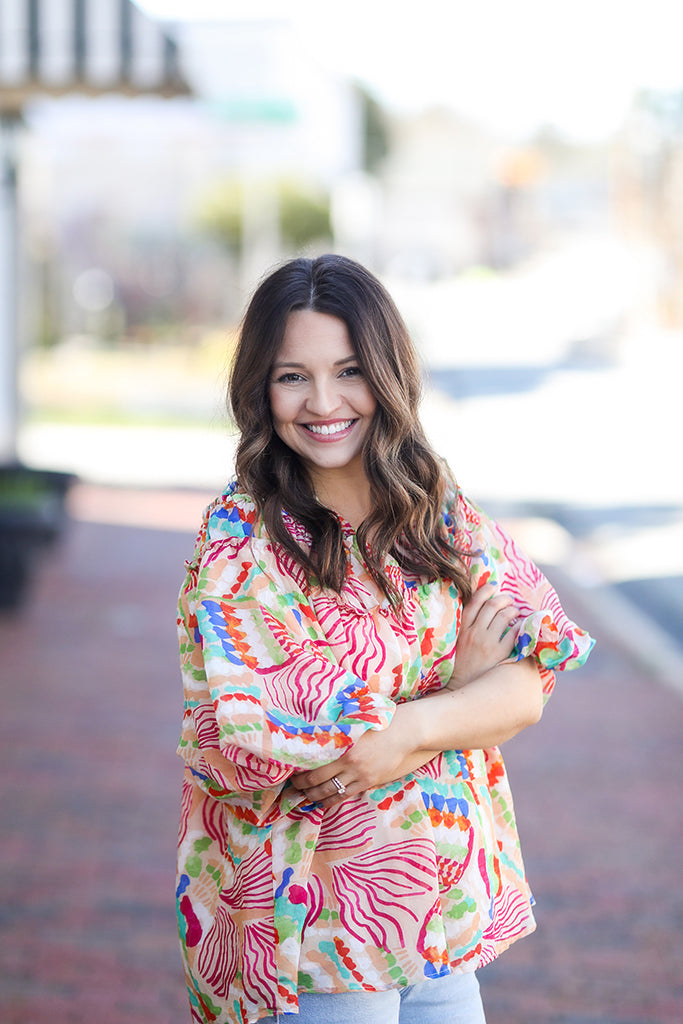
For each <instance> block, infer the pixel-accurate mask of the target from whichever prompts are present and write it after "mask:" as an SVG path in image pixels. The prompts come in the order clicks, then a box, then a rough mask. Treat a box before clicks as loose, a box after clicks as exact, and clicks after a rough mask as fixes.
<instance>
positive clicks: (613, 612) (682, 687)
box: [544, 545, 683, 697]
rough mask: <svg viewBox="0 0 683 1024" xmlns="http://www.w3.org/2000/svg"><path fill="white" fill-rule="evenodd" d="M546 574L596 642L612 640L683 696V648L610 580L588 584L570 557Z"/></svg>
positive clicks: (580, 553)
mask: <svg viewBox="0 0 683 1024" xmlns="http://www.w3.org/2000/svg"><path fill="white" fill-rule="evenodd" d="M576 547H577V548H578V547H579V545H576ZM576 554H577V559H576V566H581V564H582V562H583V563H584V564H585V553H584V552H583V551H580V550H579V551H577V552H576ZM544 571H545V569H544ZM549 574H550V575H551V577H552V580H553V583H555V582H556V583H557V585H558V590H559V591H560V593H561V592H562V590H564V591H565V593H570V594H571V598H572V601H573V603H574V604H575V605H576V606H577V607H579V608H580V609H581V611H582V613H583V615H584V616H585V621H586V623H587V628H588V630H589V632H590V633H591V635H592V636H594V638H595V639H596V641H597V642H598V644H599V643H600V640H601V639H604V640H606V641H608V642H611V643H613V644H615V645H616V646H617V647H618V648H619V649H620V651H621V653H622V654H623V656H624V657H625V658H626V659H627V660H628V661H630V662H631V663H632V664H633V666H634V667H636V668H637V669H639V670H641V671H642V672H644V673H645V674H646V675H648V676H649V677H650V678H652V679H654V680H655V681H656V682H658V683H660V684H661V685H663V686H665V687H667V688H668V689H670V690H672V691H673V692H675V693H676V694H677V695H678V696H679V697H683V649H681V647H680V646H679V645H678V644H677V643H676V642H675V641H674V640H672V638H671V637H670V635H669V634H668V633H667V632H666V631H665V630H664V629H662V628H661V626H659V625H658V624H657V623H656V622H655V621H654V619H652V618H650V616H649V615H647V614H646V613H645V612H642V611H640V610H639V609H638V608H636V606H635V605H634V604H632V603H631V602H630V601H628V600H627V599H626V598H623V597H622V596H621V595H620V594H618V593H617V592H616V591H615V590H614V589H613V588H612V587H610V585H609V584H607V583H603V582H598V583H592V584H587V583H586V582H585V580H584V579H581V578H580V574H581V570H580V568H576V567H574V566H573V564H572V562H571V560H568V564H565V565H562V566H553V567H552V568H550V569H549ZM593 623H594V624H595V629H593V628H592V625H593ZM582 624H583V623H582Z"/></svg>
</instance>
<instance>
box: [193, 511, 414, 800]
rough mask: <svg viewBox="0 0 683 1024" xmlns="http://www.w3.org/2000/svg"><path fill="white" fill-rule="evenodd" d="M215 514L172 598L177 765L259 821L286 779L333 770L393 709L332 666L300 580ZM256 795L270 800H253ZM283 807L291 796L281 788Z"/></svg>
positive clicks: (373, 686) (258, 541) (371, 685)
mask: <svg viewBox="0 0 683 1024" xmlns="http://www.w3.org/2000/svg"><path fill="white" fill-rule="evenodd" d="M250 530H251V526H250V524H248V523H243V522H241V520H240V519H239V517H238V516H233V517H232V518H231V513H230V514H228V515H226V514H225V509H222V510H221V509H219V510H217V511H214V513H213V515H212V516H211V518H210V519H209V520H208V529H207V531H206V532H207V537H206V542H205V544H204V545H203V550H202V552H201V556H200V557H199V558H198V559H197V561H196V562H195V563H194V564H193V563H189V565H188V576H187V578H186V581H185V585H184V587H183V590H182V591H181V598H180V618H179V628H180V637H181V639H180V646H181V663H182V664H183V676H184V684H185V708H186V711H185V728H184V732H183V739H182V740H181V747H180V749H179V753H180V754H181V756H183V758H184V759H185V761H186V762H187V764H188V765H189V766H190V767H191V768H192V770H193V772H194V775H195V777H196V778H198V779H199V781H200V783H201V782H202V781H204V782H205V783H206V784H205V786H204V787H203V788H205V789H206V791H207V792H210V793H211V795H213V796H217V797H219V798H223V797H228V796H229V795H230V794H231V793H235V792H238V793H242V794H246V793H250V794H253V797H254V798H255V799H256V801H257V802H259V801H260V804H261V810H262V811H265V810H266V809H267V808H268V807H269V806H270V805H271V804H272V802H273V800H274V799H275V797H276V796H277V794H278V792H279V791H280V790H282V787H283V784H284V783H285V782H286V780H287V779H288V777H289V776H290V775H291V774H292V772H294V771H296V770H297V769H311V768H315V767H318V766H320V765H324V764H328V763H329V762H330V761H334V760H336V759H337V758H338V757H340V756H341V755H342V754H343V753H344V752H345V751H346V750H348V749H349V747H350V746H351V745H352V744H353V743H354V742H355V741H356V740H357V739H358V738H359V737H360V736H361V735H362V734H363V733H364V732H365V731H366V730H368V729H384V728H386V727H387V726H388V724H389V722H390V721H391V718H392V716H393V712H394V710H395V705H394V703H393V702H392V701H391V700H390V699H389V698H388V697H385V696H382V695H381V694H380V693H379V692H378V680H372V679H371V680H363V679H360V678H358V677H357V676H355V675H354V674H353V673H351V672H349V671H347V670H346V669H344V668H342V667H340V666H339V664H338V663H337V662H336V660H335V658H334V656H333V654H332V652H331V651H330V649H329V647H328V645H327V641H326V640H325V637H324V634H323V632H322V629H321V627H320V625H319V624H318V622H317V620H316V617H315V613H314V611H313V609H312V607H311V604H310V602H309V601H308V600H307V598H306V597H305V595H304V593H303V591H302V587H301V582H302V581H301V580H300V579H297V578H296V576H295V575H290V574H289V573H288V569H287V567H286V565H285V564H284V561H282V560H278V559H277V558H276V557H275V554H274V552H273V548H272V546H271V545H270V543H269V542H268V541H267V540H266V539H263V538H254V537H253V536H251V533H250ZM261 791H271V792H270V793H268V792H261ZM288 798H291V799H290V801H289V802H290V803H291V805H292V806H293V805H294V804H296V803H298V802H300V801H301V798H302V794H300V793H298V791H296V790H294V789H293V788H292V787H288Z"/></svg>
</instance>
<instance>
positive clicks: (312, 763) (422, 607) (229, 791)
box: [177, 484, 593, 1024]
mask: <svg viewBox="0 0 683 1024" xmlns="http://www.w3.org/2000/svg"><path fill="white" fill-rule="evenodd" d="M443 515H444V523H445V525H446V527H447V529H448V531H449V533H450V534H451V536H452V537H453V541H454V543H455V545H456V546H457V549H458V550H459V551H461V552H465V553H466V554H465V561H466V564H467V566H468V569H469V572H470V575H471V579H472V584H473V588H474V589H476V588H478V587H479V586H482V585H483V584H485V583H487V582H494V583H496V584H497V585H498V587H499V588H500V589H501V590H502V591H504V592H507V593H510V594H511V595H512V596H513V598H514V601H515V603H516V605H517V607H518V608H519V609H520V610H521V612H522V614H523V617H524V621H523V623H522V628H521V629H520V631H519V636H518V642H517V648H516V650H515V652H514V653H513V657H514V658H523V657H527V656H529V655H533V656H534V657H535V658H536V660H537V662H538V664H539V667H540V670H541V673H542V675H543V677H544V692H545V693H546V694H549V693H550V692H551V690H552V687H553V683H554V678H555V676H554V672H555V670H558V669H570V668H575V667H577V666H578V665H581V664H582V663H583V662H584V661H585V659H586V658H587V656H588V654H589V652H590V650H591V647H592V645H593V641H592V640H591V638H590V637H589V636H588V634H587V633H586V632H585V631H583V630H581V629H579V627H578V626H576V625H575V624H574V623H573V622H571V621H570V620H569V619H568V618H567V616H566V615H565V614H564V612H563V610H562V608H561V606H560V603H559V599H558V597H557V594H556V593H555V591H554V590H553V588H552V587H551V585H550V584H549V582H548V581H547V579H546V578H545V577H544V576H543V574H542V573H541V572H540V570H539V569H538V568H537V567H536V566H535V565H534V564H533V563H532V562H531V561H529V559H528V558H527V557H526V556H525V555H524V554H522V553H521V552H520V550H519V549H518V548H517V546H516V545H515V543H514V541H513V540H512V538H511V537H510V536H509V535H508V534H507V533H506V532H505V531H504V530H503V529H502V528H501V527H500V525H499V524H497V523H496V522H494V521H493V520H491V519H489V518H488V517H487V516H485V515H484V514H483V513H482V512H481V510H479V509H478V508H477V507H476V506H475V505H473V504H472V503H471V502H468V501H467V500H466V499H465V498H464V497H463V496H462V495H460V494H458V495H457V496H455V497H454V499H453V502H452V504H451V506H450V508H447V509H445V510H444V513H443ZM285 523H286V525H287V528H288V529H289V530H290V532H291V533H292V535H293V536H294V537H295V538H296V539H297V540H298V541H299V542H300V543H304V544H305V543H306V542H307V541H308V540H309V538H308V537H307V535H306V531H305V530H304V528H303V527H302V526H301V525H300V524H298V523H296V522H294V521H293V520H291V519H289V518H288V517H287V516H285ZM344 542H345V546H346V549H347V555H348V566H347V575H346V579H345V583H344V586H343V588H342V591H341V593H340V594H337V593H335V592H334V591H331V590H325V589H320V588H316V587H309V585H308V584H307V581H306V577H305V574H304V572H303V570H302V568H301V566H300V565H299V564H298V563H297V562H296V561H295V560H294V559H293V558H292V557H291V556H290V555H289V554H288V553H285V552H284V551H283V550H282V549H281V548H279V547H277V546H276V545H275V544H274V543H273V542H272V541H271V540H270V539H269V537H268V536H267V534H266V532H265V529H264V524H263V521H262V519H261V518H260V517H259V516H258V515H257V513H256V509H255V507H254V505H253V503H252V501H251V500H250V499H249V498H248V497H247V496H246V495H244V494H240V493H238V492H237V490H236V487H235V485H234V484H233V485H231V487H229V488H228V489H227V490H226V492H225V493H224V494H223V495H222V496H221V497H220V498H218V499H217V500H216V501H215V502H214V503H213V504H212V505H211V506H209V508H208V509H207V511H206V513H205V516H204V520H203V524H202V527H201V530H200V532H199V536H198V538H197V542H196V545H195V551H194V555H193V557H192V559H191V560H190V561H189V562H188V563H187V575H186V578H185V581H184V583H183V586H182V589H181V593H180V602H179V618H178V627H179V639H180V656H181V670H182V676H183V685H184V693H185V713H184V719H183V729H182V736H181V740H180V745H179V748H178V752H179V754H180V756H181V757H182V758H183V760H184V762H185V766H186V767H185V778H184V784H183V801H182V816H181V826H180V837H179V848H178V888H177V904H178V920H179V928H180V936H181V948H182V952H183V958H184V964H185V971H186V979H187V985H188V993H189V999H190V1005H191V1009H192V1017H193V1020H195V1021H198V1022H207V1024H208V1022H215V1024H228V1022H229V1024H247V1022H250V1021H256V1020H258V1019H259V1018H260V1017H263V1016H267V1015H271V1014H274V1013H276V1012H280V1013H283V1012H296V1009H297V1005H298V1004H297V992H300V991H306V992H345V991H352V990H368V991H378V990H383V989H387V988H394V987H400V986H405V985H409V984H414V983H415V982H418V981H423V980H425V979H426V978H437V977H440V976H441V975H443V974H447V973H449V972H451V971H471V970H475V969H476V968H478V967H480V966H482V965H483V964H486V963H488V962H489V961H491V960H493V959H494V958H495V957H496V956H498V955H499V953H501V952H502V951H503V950H504V949H505V948H506V947H507V946H509V945H510V943H512V942H513V941H515V939H517V938H520V937H521V936H523V935H526V934H527V933H529V932H530V931H532V930H533V929H534V927H535V924H534V918H533V913H532V909H531V907H532V904H533V898H532V895H531V892H530V890H529V887H528V884H527V880H526V877H525V872H524V866H523V862H522V857H521V852H520V847H519V839H518V835H517V829H516V825H515V818H514V810H513V805H512V797H511V793H510V788H509V785H508V781H507V776H506V772H505V766H504V764H503V760H502V757H501V755H500V752H499V750H498V749H497V748H492V749H489V750H472V751H467V750H466V751H446V752H445V753H442V754H440V755H439V756H437V757H435V758H434V759H433V760H432V761H430V762H429V763H428V764H426V765H424V767H422V768H420V769H419V770H418V771H415V772H413V773H411V774H410V775H408V776H406V777H404V778H403V779H401V780H399V781H397V782H394V783H391V784H389V785H387V786H381V787H378V788H377V789H374V790H372V791H370V792H367V793H365V794H363V795H362V796H357V797H352V798H350V799H348V800H346V801H344V802H343V803H341V804H339V805H338V806H336V807H333V808H331V809H327V810H323V809H322V808H321V807H319V806H318V805H310V804H306V803H305V797H304V795H303V794H302V793H300V792H299V791H298V790H296V789H294V787H293V786H291V785H290V784H289V781H288V780H289V778H290V776H291V775H292V773H293V772H294V771H296V770H301V769H311V768H315V767H317V766H320V765H323V764H327V763H329V762H331V761H334V760H336V759H338V758H340V757H342V756H343V754H344V753H345V751H347V750H348V749H349V748H350V747H351V745H352V744H353V743H354V742H355V741H356V740H357V739H358V738H359V737H360V736H361V735H362V734H363V733H364V732H365V731H366V730H367V729H385V728H386V727H387V726H388V725H389V723H390V721H391V718H392V715H393V712H394V709H395V707H396V705H397V704H398V703H402V702H404V701H410V700H414V699H418V698H420V697H422V696H424V695H425V694H427V693H430V692H432V691H434V690H438V689H440V688H441V687H442V686H443V685H444V684H445V683H446V682H447V681H448V679H449V678H450V676H451V674H452V672H453V667H454V663H455V645H456V640H457V636H458V629H459V626H460V619H461V610H462V608H461V600H460V597H459V595H458V593H457V590H456V588H455V587H454V586H453V584H451V583H450V582H449V581H445V580H437V581H435V582H431V583H423V582H419V581H410V580H405V579H404V578H403V574H402V573H401V570H400V568H399V566H398V565H397V563H396V562H395V561H394V560H393V559H391V558H389V559H387V564H386V566H385V571H386V572H387V573H388V574H389V575H390V576H391V578H392V579H393V581H394V583H395V584H396V585H397V586H398V587H399V589H400V590H401V591H402V593H403V602H402V604H401V606H400V608H398V609H396V608H394V607H393V606H392V605H391V604H390V602H389V601H388V600H386V599H384V598H383V596H381V595H380V594H379V592H378V589H377V587H376V585H375V583H374V581H373V580H372V578H371V577H370V575H369V573H368V571H367V568H366V567H365V565H364V563H363V560H362V558H361V556H360V552H359V551H358V547H357V544H356V540H355V533H354V531H353V529H352V528H351V527H350V526H349V525H348V524H344Z"/></svg>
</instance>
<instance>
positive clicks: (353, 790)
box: [291, 702, 439, 807]
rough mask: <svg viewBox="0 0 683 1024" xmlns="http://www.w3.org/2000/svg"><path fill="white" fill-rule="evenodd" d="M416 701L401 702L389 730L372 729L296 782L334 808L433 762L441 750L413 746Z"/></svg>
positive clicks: (309, 797) (312, 797)
mask: <svg viewBox="0 0 683 1024" xmlns="http://www.w3.org/2000/svg"><path fill="white" fill-rule="evenodd" d="M412 703H413V702H409V703H408V704H401V705H400V706H399V707H398V708H397V709H396V714H395V715H394V718H393V719H392V721H391V723H390V725H389V726H388V727H387V728H386V729H382V730H381V731H376V730H368V732H365V733H363V735H362V736H361V737H360V738H359V739H358V740H356V742H355V743H354V745H353V746H352V747H351V749H350V750H348V751H347V752H346V753H345V754H343V755H342V756H341V757H340V758H339V760H337V761H333V762H332V763H331V764H326V765H323V767H322V768H315V769H313V771H309V772H300V773H298V774H296V775H293V776H292V778H291V782H292V784H293V785H294V786H295V787H296V788H297V789H300V790H302V791H304V792H305V793H306V798H307V800H309V801H311V802H312V803H320V804H322V806H323V807H332V806H333V805H334V804H338V803H341V802H342V800H348V799H349V797H353V796H358V794H359V793H364V792H365V791H366V790H367V789H376V788H377V787H378V786H384V785H386V784H387V783H388V782H394V781H395V780H396V779H402V778H403V776H404V775H408V774H410V772H413V771H415V769H416V768H420V767H421V766H422V765H423V764H426V763H427V761H431V759H432V758H433V757H435V756H436V755H437V754H438V753H439V751H438V750H429V751H427V750H420V751H417V750H415V749H413V747H414V744H413V736H411V719H410V714H409V707H410V705H411V704H412ZM333 777H335V778H336V779H337V780H338V781H339V782H340V783H341V784H342V785H343V786H344V790H345V791H344V793H343V794H342V793H340V792H339V791H338V789H337V787H336V786H335V784H334V783H333V782H332V778H333Z"/></svg>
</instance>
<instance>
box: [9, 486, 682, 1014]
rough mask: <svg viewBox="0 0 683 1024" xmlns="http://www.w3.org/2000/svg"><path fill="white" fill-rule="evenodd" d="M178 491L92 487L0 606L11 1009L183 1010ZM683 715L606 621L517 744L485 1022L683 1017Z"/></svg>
mask: <svg viewBox="0 0 683 1024" xmlns="http://www.w3.org/2000/svg"><path fill="white" fill-rule="evenodd" d="M169 500H170V499H168V498H167V502H166V505H165V507H166V508H167V509H168V510H169V513H170V514H171V515H172V516H173V522H172V525H173V526H175V527H176V528H175V529H173V530H164V531H161V530H157V529H154V528H150V526H145V525H140V524H144V523H148V524H152V523H154V522H155V520H157V518H158V515H160V511H158V509H159V508H160V504H161V503H160V498H159V497H158V496H155V495H154V494H153V493H150V494H144V493H139V494H137V495H136V494H132V495H125V494H122V493H121V492H114V491H112V492H107V491H106V490H104V489H97V488H81V489H79V493H78V496H77V503H78V512H79V514H80V515H82V516H84V517H88V518H90V519H91V520H94V519H99V520H100V522H94V521H76V522H73V523H72V524H71V525H70V528H69V530H68V533H67V535H66V536H65V537H64V539H63V541H62V543H61V544H60V545H59V546H58V547H57V548H56V549H55V550H54V551H52V552H51V553H50V554H49V556H47V557H46V559H45V560H44V561H43V563H42V564H41V565H40V567H39V573H38V576H37V580H36V585H35V587H34V589H33V594H32V599H31V601H30V603H29V605H28V606H27V607H26V608H25V609H24V610H23V611H22V613H21V614H20V615H15V616H8V615H5V616H3V617H2V618H0V650H1V652H2V655H1V662H0V671H1V673H2V692H3V714H2V730H3V734H4V742H3V744H2V768H3V778H4V780H5V785H4V787H3V791H2V797H1V798H0V799H1V805H0V806H1V813H2V822H3V841H2V848H1V851H0V868H1V869H2V875H1V877H2V888H3V891H2V914H1V920H2V932H1V938H2V945H1V947H0V1020H1V1021H2V1022H3V1024H143V1022H144V1024H152V1022H153V1024H182V1022H185V1021H188V1019H189V1014H188V1012H187V1007H186V1002H185V990H184V983H183V979H182V974H181V968H180V959H179V954H178V952H177V946H176V933H175V920H174V909H173V870H174V863H173V862H174V853H175V849H174V848H175V833H176V820H177V814H178V795H179V785H180V776H181V766H180V762H179V760H178V759H177V758H176V756H175V745H176V740H177V735H178V730H179V722H180V714H181V689H180V678H179V673H178V668H177V657H176V648H175V627H174V619H175V597H176V592H177V588H178V585H179V582H180V578H181V575H182V565H183V559H184V558H186V557H187V556H188V554H189V550H190V547H191V543H192V532H193V531H192V529H191V528H190V524H191V523H192V524H194V523H195V522H197V521H198V518H199V514H200V511H201V507H202V505H203V497H202V496H199V495H192V494H189V495H188V494H180V493H179V494H177V495H174V496H173V499H172V500H170V504H169ZM195 509H196V512H195ZM107 520H109V522H107ZM122 522H127V523H128V524H129V525H120V524H121V523H122ZM117 523H118V524H119V525H116V524H117ZM135 524H137V525H135ZM181 527H182V528H181ZM564 597H565V604H566V606H567V610H568V612H569V613H570V614H575V615H576V616H577V617H579V616H580V612H579V611H578V610H577V609H578V606H579V605H578V602H577V603H573V600H572V595H567V594H565V595H564ZM582 624H583V625H586V626H587V627H588V628H590V626H591V624H590V623H589V622H585V621H582ZM682 735H683V702H682V701H681V700H680V698H679V697H677V696H676V695H674V694H673V693H671V692H669V691H668V690H665V689H663V688H661V687H659V686H658V685H656V684H654V683H653V682H652V681H650V680H648V679H647V678H643V677H641V676H639V675H638V674H636V673H635V672H634V671H633V670H632V669H631V667H630V666H629V665H628V664H627V663H626V659H625V658H624V657H623V655H622V654H621V653H620V651H619V650H617V649H615V648H613V647H611V646H610V645H609V644H607V643H603V644H601V645H600V647H599V648H598V650H596V652H595V653H594V655H593V657H592V659H591V661H590V663H589V667H587V668H586V669H584V670H582V671H580V672H578V673H573V674H571V675H570V676H568V677H567V678H566V680H565V681H564V682H562V685H561V686H560V687H559V690H558V692H557V694H556V695H555V697H554V698H553V700H552V702H551V703H550V705H549V707H548V710H547V711H546V715H545V716H544V718H543V721H542V722H541V723H540V725H538V726H537V727H535V728H534V729H532V730H529V731H528V732H527V733H526V734H523V735H522V736H520V737H518V738H517V739H516V740H515V741H513V742H512V743H511V744H510V745H509V747H508V748H507V751H506V760H507V763H508V768H509V771H510V775H511V777H512V783H513V790H514V792H515V793H516V804H517V812H518V818H519V824H520V831H521V833H522V838H523V841H524V845H525V850H526V863H527V869H528V873H529V876H530V879H531V881H532V885H533V887H534V890H535V893H536V898H537V901H538V913H537V916H538V920H539V929H538V931H537V933H536V934H535V935H534V936H532V937H531V938H528V939H526V940H523V941H522V942H519V943H517V944H516V945H515V946H514V947H513V948H512V949H511V950H510V951H509V952H508V953H506V954H505V955H504V956H503V957H502V958H501V959H500V960H499V961H498V962H497V963H496V964H494V965H492V966H491V967H488V968H486V969H485V970H484V971H482V972H481V982H482V989H483V992H484V998H485V1002H486V1006H487V1011H488V1020H489V1024H676V1022H678V1021H681V1020H683V982H682V978H681V973H682V972H681V964H682V963H683V894H682V891H681V889H682V887H681V885H680V878H679V875H680V846H681V839H682V838H683V835H682V830H681V799H680V780H681V777H683V772H682V770H681V769H682V768H683V764H682V749H683V748H682V745H681V737H682Z"/></svg>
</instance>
